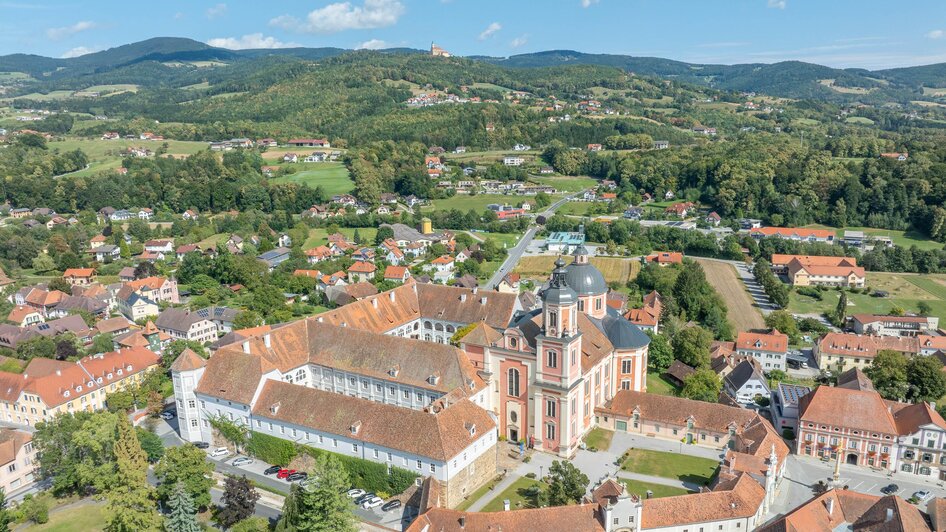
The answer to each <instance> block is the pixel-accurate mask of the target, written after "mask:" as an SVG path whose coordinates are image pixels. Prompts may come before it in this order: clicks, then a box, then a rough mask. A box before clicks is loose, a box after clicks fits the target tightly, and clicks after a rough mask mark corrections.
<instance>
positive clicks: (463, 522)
mask: <svg viewBox="0 0 946 532" xmlns="http://www.w3.org/2000/svg"><path fill="white" fill-rule="evenodd" d="M460 528H466V516H465V515H461V516H460Z"/></svg>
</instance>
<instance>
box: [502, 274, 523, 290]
mask: <svg viewBox="0 0 946 532" xmlns="http://www.w3.org/2000/svg"><path fill="white" fill-rule="evenodd" d="M521 279H522V276H520V275H519V274H518V273H514V272H510V273H507V274H506V275H504V276H503V278H502V280H500V281H499V284H498V285H496V290H497V291H499V292H502V293H505V294H518V293H519V282H520V281H521Z"/></svg>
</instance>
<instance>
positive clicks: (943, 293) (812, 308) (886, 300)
mask: <svg viewBox="0 0 946 532" xmlns="http://www.w3.org/2000/svg"><path fill="white" fill-rule="evenodd" d="M867 286H869V287H870V288H871V291H874V290H883V291H886V292H888V294H889V296H888V297H874V296H872V295H870V294H854V293H850V292H848V294H847V313H848V315H851V314H857V313H867V314H887V313H889V312H890V309H891V308H892V307H894V306H897V307H900V308H902V309H903V310H904V311H906V312H918V310H919V309H918V307H917V305H918V304H919V302H920V301H924V302H926V304H928V305H929V306H930V307H931V308H932V312H931V314H932V315H933V316H938V317H939V318H940V319H941V320H946V275H941V274H940V275H930V274H926V275H918V274H909V273H878V272H867ZM838 294H839V292H838V291H837V290H825V291H823V292H821V300H820V301H819V300H818V299H815V298H812V297H809V296H803V295H800V294H798V293H797V292H794V291H793V292H792V293H791V299H790V301H789V305H788V310H789V311H791V312H793V313H798V314H823V313H831V312H834V310H835V308H837V306H838V297H839V296H838Z"/></svg>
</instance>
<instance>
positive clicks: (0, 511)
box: [0, 489, 13, 532]
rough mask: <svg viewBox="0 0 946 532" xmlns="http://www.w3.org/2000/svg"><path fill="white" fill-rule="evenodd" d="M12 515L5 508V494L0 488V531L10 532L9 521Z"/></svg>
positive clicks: (11, 519)
mask: <svg viewBox="0 0 946 532" xmlns="http://www.w3.org/2000/svg"><path fill="white" fill-rule="evenodd" d="M12 521H13V516H12V515H10V509H9V508H7V494H6V493H5V492H4V491H3V490H2V489H0V532H10V523H11V522H12Z"/></svg>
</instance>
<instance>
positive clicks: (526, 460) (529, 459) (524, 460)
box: [522, 456, 532, 464]
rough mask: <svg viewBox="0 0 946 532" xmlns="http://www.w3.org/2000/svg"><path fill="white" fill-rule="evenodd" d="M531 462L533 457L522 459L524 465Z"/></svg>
mask: <svg viewBox="0 0 946 532" xmlns="http://www.w3.org/2000/svg"><path fill="white" fill-rule="evenodd" d="M531 461H532V457H531V456H527V457H525V458H523V459H522V463H523V464H528V463H529V462H531Z"/></svg>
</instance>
